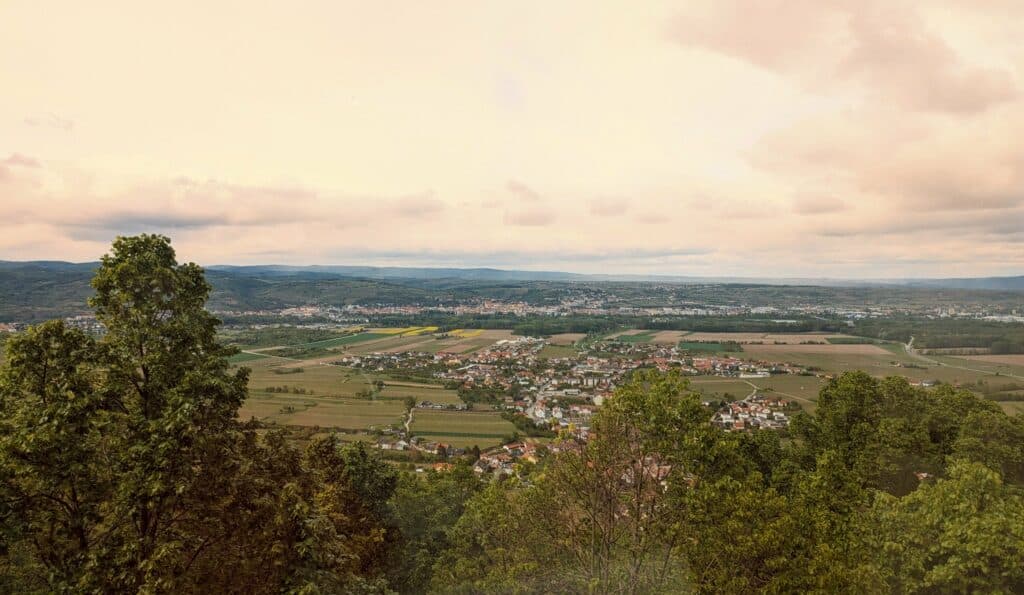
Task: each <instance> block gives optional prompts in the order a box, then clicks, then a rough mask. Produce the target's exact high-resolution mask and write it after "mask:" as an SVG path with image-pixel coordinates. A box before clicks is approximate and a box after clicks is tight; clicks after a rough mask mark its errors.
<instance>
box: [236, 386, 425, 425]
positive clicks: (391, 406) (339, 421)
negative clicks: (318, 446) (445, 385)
mask: <svg viewBox="0 0 1024 595" xmlns="http://www.w3.org/2000/svg"><path fill="white" fill-rule="evenodd" d="M404 412H405V407H404V406H403V404H402V402H401V400H393V399H387V400H385V399H379V400H366V399H338V398H331V397H318V396H307V395H286V394H269V393H264V392H259V391H256V392H252V393H250V396H249V398H248V399H246V401H245V403H244V404H243V405H242V408H241V410H240V411H239V418H241V419H243V420H247V419H249V418H251V417H255V418H256V419H259V420H261V421H264V422H271V423H276V424H281V425H293V426H319V427H321V428H337V429H343V430H368V429H371V428H373V427H381V426H386V425H391V424H398V423H401V420H402V416H403V414H404Z"/></svg>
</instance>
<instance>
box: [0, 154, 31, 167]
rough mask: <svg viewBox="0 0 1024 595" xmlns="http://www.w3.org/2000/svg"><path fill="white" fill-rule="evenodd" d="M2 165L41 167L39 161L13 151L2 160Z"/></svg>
mask: <svg viewBox="0 0 1024 595" xmlns="http://www.w3.org/2000/svg"><path fill="white" fill-rule="evenodd" d="M0 165H11V166H17V167H39V161H38V160H36V159H33V158H32V157H27V156H25V155H22V154H21V153H11V154H10V155H9V156H8V157H7V158H5V159H3V160H0Z"/></svg>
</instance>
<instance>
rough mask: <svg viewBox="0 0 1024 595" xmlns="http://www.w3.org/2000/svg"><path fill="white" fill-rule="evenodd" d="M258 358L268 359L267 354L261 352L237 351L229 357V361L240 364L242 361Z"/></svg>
mask: <svg viewBox="0 0 1024 595" xmlns="http://www.w3.org/2000/svg"><path fill="white" fill-rule="evenodd" d="M258 359H267V356H266V355H263V354H260V353H245V352H244V351H243V352H242V353H236V354H234V355H232V356H231V357H229V358H228V361H229V362H231V363H233V364H240V363H242V362H251V361H255V360H258Z"/></svg>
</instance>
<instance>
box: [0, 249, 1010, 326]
mask: <svg viewBox="0 0 1024 595" xmlns="http://www.w3.org/2000/svg"><path fill="white" fill-rule="evenodd" d="M97 266H98V263H95V262H92V263H69V262H59V261H34V262H8V261H0V322H5V321H38V320H45V319H48V318H58V317H64V316H74V315H77V314H85V313H88V312H89V309H88V307H87V305H86V300H87V299H88V298H89V296H90V295H92V288H91V287H90V285H89V282H90V280H91V279H92V275H93V272H94V271H95V269H96V267H97ZM207 277H208V279H209V280H210V283H211V284H212V285H213V287H214V291H213V295H212V296H211V299H210V307H211V308H213V309H216V310H264V309H267V310H269V309H278V308H282V307H287V306H295V305H304V304H331V305H346V304H374V303H379V304H383V303H387V304H413V303H417V304H428V303H431V302H435V301H447V300H450V299H452V298H454V297H463V298H465V297H472V296H476V297H485V298H491V299H525V300H528V301H531V302H532V303H553V302H552V301H551V300H555V299H556V298H555V296H556V294H557V292H559V291H566V290H568V289H569V288H572V287H574V286H576V285H577V284H590V285H596V284H605V283H620V284H631V285H632V289H631V290H629V291H630V292H631V293H634V294H647V293H649V291H650V288H649V287H648V288H646V289H645V288H644V286H643V285H642V284H648V285H649V284H657V285H671V284H680V285H684V284H685V285H688V286H689V287H690V288H691V289H687V293H692V294H693V298H694V299H697V300H698V301H699V300H700V299H703V298H704V297H706V296H707V292H702V291H701V287H712V286H728V287H730V288H731V289H730V290H729V291H727V292H726V293H729V294H732V295H734V296H735V295H738V294H737V293H736V292H737V291H739V290H740V289H742V290H743V292H744V295H745V296H746V297H745V298H744V299H745V300H746V299H750V300H752V303H753V302H756V303H761V304H765V303H769V304H772V305H776V304H779V303H787V302H788V301H790V299H791V298H793V297H794V296H795V295H801V296H803V297H805V298H806V297H807V296H816V297H815V299H831V298H833V297H835V292H836V291H840V290H841V288H847V289H845V290H842V291H846V292H847V293H848V292H849V291H854V292H857V294H858V295H860V294H864V295H867V293H874V294H877V295H874V296H873V297H872V298H871V299H872V301H873V302H874V301H877V299H878V298H879V297H882V299H883V301H885V300H886V299H887V298H885V297H884V296H887V295H888V292H887V290H889V291H897V290H901V291H903V292H907V291H918V292H922V291H923V292H930V291H939V290H959V291H974V292H983V291H989V292H991V291H998V292H1003V293H1008V295H1009V296H1010V299H1011V300H1012V299H1015V298H1013V293H1014V292H1019V291H1024V276H1019V277H988V278H978V279H913V280H862V281H861V280H836V279H792V278H787V279H767V278H741V277H680V276H657V275H584V274H578V273H562V272H556V271H516V270H502V269H493V268H468V269H460V268H427V267H408V268H407V267H367V266H305V267H300V266H283V265H266V266H219V265H218V266H210V267H207ZM752 288H761V289H760V290H757V291H756V293H757V296H755V295H754V293H752ZM773 288H774V289H773ZM787 288H788V289H787ZM801 288H802V289H801ZM623 290H624V289H623ZM780 292H781V293H780ZM866 292H867V293H866ZM880 292H881V293H880ZM717 293H718V294H721V293H722V292H721V291H717ZM783 294H785V295H783ZM891 297H892V296H889V298H891ZM1004 298H1005V296H1004ZM853 299H854V300H856V299H859V298H853ZM986 299H987V298H986Z"/></svg>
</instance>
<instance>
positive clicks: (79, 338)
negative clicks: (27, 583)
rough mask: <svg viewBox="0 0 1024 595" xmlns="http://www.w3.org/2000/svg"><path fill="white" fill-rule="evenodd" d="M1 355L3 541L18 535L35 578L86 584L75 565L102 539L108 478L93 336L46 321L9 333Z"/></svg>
mask: <svg viewBox="0 0 1024 595" xmlns="http://www.w3.org/2000/svg"><path fill="white" fill-rule="evenodd" d="M6 357H7V365H6V366H5V368H4V370H3V373H2V376H0V479H2V481H0V501H2V502H3V508H0V520H2V523H3V524H2V529H3V533H2V535H3V537H5V540H4V545H9V544H10V543H11V542H14V543H17V542H18V541H19V540H24V543H23V546H24V547H25V549H26V550H27V551H30V552H31V554H30V556H31V563H32V564H35V565H38V566H39V567H40V569H39V571H38V574H39V575H40V576H41V577H45V579H43V580H39V581H38V582H37V586H38V587H39V588H43V587H46V588H49V589H53V590H58V591H60V590H71V589H74V588H76V586H77V587H79V588H81V587H85V586H86V585H85V584H83V583H81V582H80V580H79V579H80V578H81V569H82V568H84V567H87V566H88V565H89V564H90V563H91V556H92V554H93V553H94V548H96V547H97V546H98V545H101V544H103V543H104V540H105V539H106V536H105V531H104V527H103V520H104V504H105V501H106V500H107V499H108V498H109V496H110V494H111V490H112V486H113V481H114V477H113V475H112V473H111V470H110V468H109V467H107V466H105V465H102V464H100V463H101V457H103V456H104V454H105V448H104V441H103V435H102V429H103V425H104V424H105V423H106V415H104V413H103V409H104V405H105V404H104V398H103V396H102V395H101V394H100V392H99V391H98V390H97V382H98V380H99V378H100V374H101V371H100V369H99V368H98V362H97V358H96V350H95V343H94V341H93V340H92V339H91V338H90V337H88V336H86V335H85V334H84V333H82V332H81V331H78V330H75V329H72V328H68V327H66V326H65V325H64V324H63V323H62V322H59V321H53V322H47V323H44V324H41V325H39V326H36V327H32V328H30V329H29V330H28V331H26V332H25V333H23V334H21V335H16V336H14V337H12V338H11V339H10V340H9V342H8V344H7V356H6ZM15 547H17V546H15ZM26 555H29V554H27V552H26ZM22 563H23V564H24V563H28V560H23V561H22Z"/></svg>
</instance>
